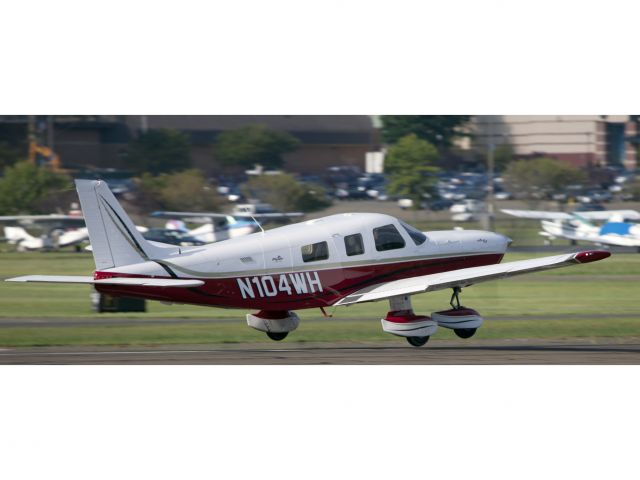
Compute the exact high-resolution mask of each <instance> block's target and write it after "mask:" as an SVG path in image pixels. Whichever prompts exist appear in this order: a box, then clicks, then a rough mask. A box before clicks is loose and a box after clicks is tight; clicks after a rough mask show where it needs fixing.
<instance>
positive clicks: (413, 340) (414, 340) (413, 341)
mask: <svg viewBox="0 0 640 480" xmlns="http://www.w3.org/2000/svg"><path fill="white" fill-rule="evenodd" d="M428 341H429V337H407V342H409V345H411V346H412V347H421V346H423V345H424V344H425V343H427V342H428Z"/></svg>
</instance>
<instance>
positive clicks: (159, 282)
mask: <svg viewBox="0 0 640 480" xmlns="http://www.w3.org/2000/svg"><path fill="white" fill-rule="evenodd" d="M5 281H7V282H39V283H76V284H90V285H130V286H137V287H178V288H189V287H200V286H202V285H204V282H203V281H202V280H193V279H184V280H183V279H179V278H124V277H117V278H106V279H103V280H95V279H94V278H93V277H89V276H73V275H26V276H23V277H15V278H8V279H6V280H5Z"/></svg>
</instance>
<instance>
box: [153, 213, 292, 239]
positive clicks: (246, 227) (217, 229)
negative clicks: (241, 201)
mask: <svg viewBox="0 0 640 480" xmlns="http://www.w3.org/2000/svg"><path fill="white" fill-rule="evenodd" d="M302 215H303V214H302V213H299V212H290V213H278V212H269V213H259V212H255V213H251V212H248V213H235V214H233V215H226V214H224V213H198V212H153V213H152V214H151V216H152V217H157V218H168V219H170V220H169V221H168V222H167V224H166V228H169V229H176V230H181V231H184V232H185V233H187V234H188V235H190V236H192V237H194V238H196V239H197V240H200V241H201V242H204V243H213V242H219V241H221V240H227V239H229V238H238V237H242V236H244V235H249V234H250V233H255V232H258V231H260V225H259V224H258V223H257V222H258V221H262V222H264V221H269V220H281V219H291V218H297V217H301V216H302ZM178 219H179V220H178ZM185 221H186V222H190V223H202V224H203V225H202V226H200V227H197V228H194V229H192V230H189V229H188V228H186V225H185V224H184V222H185Z"/></svg>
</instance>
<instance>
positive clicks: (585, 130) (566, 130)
mask: <svg viewBox="0 0 640 480" xmlns="http://www.w3.org/2000/svg"><path fill="white" fill-rule="evenodd" d="M638 117H639V116H638V115H479V116H476V117H474V118H473V120H472V124H471V125H470V130H471V133H472V134H473V139H472V140H468V141H467V144H466V145H464V146H465V147H467V148H470V149H473V150H480V151H482V150H486V148H487V146H489V145H493V146H498V145H503V144H508V145H511V146H512V148H513V150H514V153H515V155H516V156H519V157H531V156H537V155H546V156H550V157H553V158H556V159H558V160H563V161H566V162H569V163H571V164H573V165H576V166H588V165H592V166H606V165H608V166H617V167H624V168H626V169H629V170H632V169H635V168H636V166H637V153H636V149H637V142H638V133H639V131H638V121H639V120H638Z"/></svg>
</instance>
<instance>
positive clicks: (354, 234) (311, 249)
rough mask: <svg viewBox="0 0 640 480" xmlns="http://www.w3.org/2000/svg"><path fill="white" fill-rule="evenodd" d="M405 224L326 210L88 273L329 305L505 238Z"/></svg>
mask: <svg viewBox="0 0 640 480" xmlns="http://www.w3.org/2000/svg"><path fill="white" fill-rule="evenodd" d="M407 227H408V226H406V225H405V224H403V223H402V222H400V221H399V220H397V219H396V218H394V217H391V216H388V215H382V214H362V213H354V214H341V215H333V216H330V217H323V218H320V219H317V220H310V221H308V222H303V223H298V224H294V225H288V226H284V227H280V228H275V229H273V230H269V231H267V232H265V233H254V234H251V235H247V236H244V237H241V238H236V239H233V240H232V241H229V240H226V241H222V242H219V243H215V244H212V245H206V246H203V247H190V248H187V249H176V251H175V252H174V253H173V254H172V255H170V256H168V257H165V258H163V259H157V260H155V259H150V260H149V261H146V262H142V263H138V264H134V265H127V266H126V267H118V268H111V269H106V270H99V271H96V272H95V275H94V276H95V278H96V279H104V278H111V277H153V278H181V279H199V280H202V281H203V282H204V285H202V286H200V287H194V288H188V289H179V288H160V287H158V288H149V287H126V288H123V287H121V286H114V285H109V286H107V285H101V286H98V287H97V288H98V289H99V291H100V292H103V293H108V294H113V295H125V296H138V297H142V298H147V299H152V300H160V301H166V302H174V303H189V304H197V305H207V306H218V307H224V308H243V309H260V310H273V311H281V310H297V309H304V308H314V307H326V306H330V305H332V304H334V303H335V302H337V301H338V300H340V299H341V298H343V297H344V296H345V295H348V294H350V293H353V292H354V291H357V290H361V289H362V288H365V287H367V286H372V285H376V284H380V283H383V282H388V281H392V280H399V279H403V278H408V277H415V276H421V275H428V274H433V273H441V272H446V271H451V270H458V269H461V268H468V267H477V266H484V265H492V264H496V263H499V262H500V261H501V260H502V257H503V255H504V253H505V251H506V248H507V246H508V243H509V239H508V238H506V237H504V236H502V235H499V234H495V233H492V232H484V231H471V230H463V231H458V230H452V231H435V232H425V233H424V234H421V233H420V232H417V231H415V230H413V231H411V230H409V229H411V227H408V228H409V229H407ZM416 232H417V233H416ZM420 235H422V237H420ZM423 237H424V238H423Z"/></svg>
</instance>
